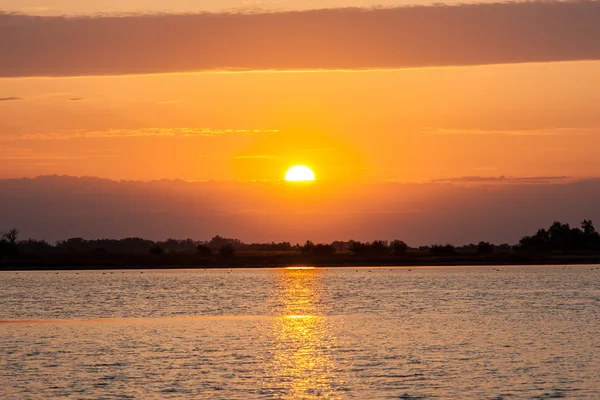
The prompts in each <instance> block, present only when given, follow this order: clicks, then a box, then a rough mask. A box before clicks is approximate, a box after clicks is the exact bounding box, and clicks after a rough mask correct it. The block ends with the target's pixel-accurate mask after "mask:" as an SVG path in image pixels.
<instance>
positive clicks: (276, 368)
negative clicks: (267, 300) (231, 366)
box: [264, 267, 341, 399]
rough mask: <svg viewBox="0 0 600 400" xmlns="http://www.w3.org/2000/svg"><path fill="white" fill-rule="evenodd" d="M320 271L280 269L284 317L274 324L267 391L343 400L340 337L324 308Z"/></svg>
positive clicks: (280, 291)
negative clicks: (336, 354)
mask: <svg viewBox="0 0 600 400" xmlns="http://www.w3.org/2000/svg"><path fill="white" fill-rule="evenodd" d="M321 273H322V272H321V271H319V270H317V269H314V268H308V267H292V268H286V269H281V270H278V273H277V277H276V282H277V300H278V304H279V306H280V307H281V311H282V312H281V314H282V315H281V316H279V317H276V318H275V321H274V322H273V336H274V338H273V339H274V340H273V343H274V349H273V356H272V357H271V360H270V362H269V363H268V365H267V366H266V371H265V372H266V376H267V377H268V378H267V379H266V380H265V382H264V383H265V385H264V386H265V387H264V389H271V390H272V389H275V388H278V389H284V390H283V391H284V392H286V393H287V396H285V398H289V399H317V398H319V399H339V398H341V396H340V395H339V394H335V393H334V390H333V388H332V383H333V382H336V384H337V385H339V384H340V382H337V381H336V376H335V364H334V360H333V359H332V357H331V354H332V351H333V349H334V348H335V347H336V339H335V337H334V336H333V335H332V334H331V333H330V330H329V323H330V321H329V319H328V318H327V317H326V316H325V315H324V311H325V310H323V309H322V306H321V301H320V300H321V299H320V294H321V285H322V279H321Z"/></svg>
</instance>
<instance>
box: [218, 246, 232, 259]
mask: <svg viewBox="0 0 600 400" xmlns="http://www.w3.org/2000/svg"><path fill="white" fill-rule="evenodd" d="M219 257H220V258H221V259H223V260H229V259H230V258H233V257H235V247H234V246H233V244H232V243H228V244H226V245H224V246H223V247H221V248H220V249H219Z"/></svg>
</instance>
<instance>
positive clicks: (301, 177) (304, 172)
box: [285, 165, 315, 182]
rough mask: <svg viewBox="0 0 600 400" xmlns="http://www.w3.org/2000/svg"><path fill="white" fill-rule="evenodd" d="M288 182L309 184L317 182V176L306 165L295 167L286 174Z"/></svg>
mask: <svg viewBox="0 0 600 400" xmlns="http://www.w3.org/2000/svg"><path fill="white" fill-rule="evenodd" d="M285 180H286V181H288V182H309V181H314V180H315V174H314V173H313V172H312V170H311V169H310V168H308V167H307V166H305V165H294V166H293V167H291V168H290V169H288V171H287V172H286V174H285Z"/></svg>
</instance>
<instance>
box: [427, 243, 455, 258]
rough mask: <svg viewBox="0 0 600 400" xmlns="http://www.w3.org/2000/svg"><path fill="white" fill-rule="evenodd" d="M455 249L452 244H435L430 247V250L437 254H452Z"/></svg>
mask: <svg viewBox="0 0 600 400" xmlns="http://www.w3.org/2000/svg"><path fill="white" fill-rule="evenodd" d="M454 250H455V249H454V246H452V245H451V244H446V245H441V244H434V245H432V246H431V247H430V248H429V251H430V252H431V253H432V254H434V255H436V256H450V255H452V254H454Z"/></svg>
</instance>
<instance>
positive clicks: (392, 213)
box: [0, 176, 600, 246]
mask: <svg viewBox="0 0 600 400" xmlns="http://www.w3.org/2000/svg"><path fill="white" fill-rule="evenodd" d="M484 182H487V183H484ZM473 183H475V184H473ZM0 193H6V194H7V195H5V196H0V222H1V223H2V224H3V225H1V226H0V231H2V230H4V229H9V228H11V227H13V226H14V227H17V228H19V229H20V230H21V231H22V233H23V237H35V238H44V239H47V240H51V241H52V240H59V239H65V238H68V237H78V236H81V237H85V238H102V237H109V238H122V237H129V236H141V237H145V238H149V239H166V238H168V237H176V238H186V237H191V238H194V239H199V240H206V239H210V238H211V237H212V236H214V235H217V234H219V235H223V236H227V237H236V238H239V239H242V240H244V241H246V242H258V241H260V242H270V241H291V242H294V243H295V242H304V241H305V240H307V239H311V240H315V241H322V242H331V241H333V240H349V239H355V240H374V239H395V238H396V239H401V240H404V241H406V242H407V243H409V244H411V245H413V246H414V245H423V244H432V243H448V242H450V243H453V244H467V243H472V242H478V241H480V240H487V241H491V242H494V243H498V244H500V243H504V242H507V243H511V244H512V243H516V242H517V241H518V240H519V238H521V237H522V236H524V235H528V234H533V233H535V232H536V230H537V229H538V228H542V227H548V226H549V225H550V224H552V222H553V221H554V220H560V221H562V222H567V223H571V224H573V225H577V224H579V222H581V221H582V220H583V219H585V218H591V219H592V220H594V221H595V222H598V220H600V210H599V209H598V207H597V205H598V202H599V199H600V180H599V179H589V180H579V181H577V180H570V179H562V177H539V178H535V177H533V178H529V179H528V180H523V179H516V180H515V179H511V178H502V177H500V178H495V179H494V178H487V180H486V178H479V179H476V178H475V177H470V178H468V179H466V181H465V182H455V183H442V182H430V183H352V184H336V183H318V184H316V185H314V186H294V185H288V184H281V183H266V182H196V183H192V182H184V181H168V180H165V181H152V182H141V181H119V182H117V181H110V180H106V179H98V178H89V177H88V178H73V177H59V176H50V177H41V178H36V179H7V180H0Z"/></svg>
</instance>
